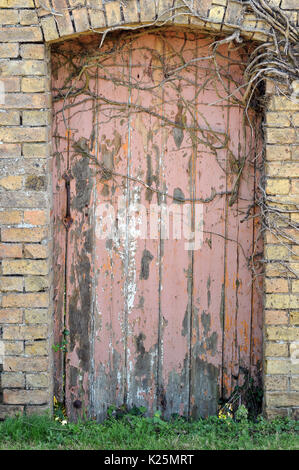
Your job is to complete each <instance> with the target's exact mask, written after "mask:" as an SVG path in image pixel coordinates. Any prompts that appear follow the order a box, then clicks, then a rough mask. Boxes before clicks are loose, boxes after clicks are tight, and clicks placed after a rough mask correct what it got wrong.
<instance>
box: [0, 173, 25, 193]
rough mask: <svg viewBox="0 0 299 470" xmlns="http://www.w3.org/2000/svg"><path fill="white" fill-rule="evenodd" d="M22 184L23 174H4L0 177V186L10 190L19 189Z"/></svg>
mask: <svg viewBox="0 0 299 470" xmlns="http://www.w3.org/2000/svg"><path fill="white" fill-rule="evenodd" d="M22 186H23V176H21V175H16V176H12V175H10V176H4V178H1V179H0V187H1V188H4V189H7V190H10V191H16V190H18V189H21V188H22Z"/></svg>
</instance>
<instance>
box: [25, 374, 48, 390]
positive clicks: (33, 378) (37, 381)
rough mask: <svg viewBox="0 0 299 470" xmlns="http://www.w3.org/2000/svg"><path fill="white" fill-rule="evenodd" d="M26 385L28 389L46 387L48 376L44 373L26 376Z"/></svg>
mask: <svg viewBox="0 0 299 470" xmlns="http://www.w3.org/2000/svg"><path fill="white" fill-rule="evenodd" d="M26 384H27V387H28V388H43V387H48V386H49V375H48V374H46V373H44V372H40V373H36V374H26Z"/></svg>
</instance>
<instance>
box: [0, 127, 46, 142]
mask: <svg viewBox="0 0 299 470" xmlns="http://www.w3.org/2000/svg"><path fill="white" fill-rule="evenodd" d="M47 135H48V130H47V128H46V127H19V128H10V127H8V128H2V129H0V139H1V140H2V141H3V142H32V141H35V142H42V141H46V140H47Z"/></svg>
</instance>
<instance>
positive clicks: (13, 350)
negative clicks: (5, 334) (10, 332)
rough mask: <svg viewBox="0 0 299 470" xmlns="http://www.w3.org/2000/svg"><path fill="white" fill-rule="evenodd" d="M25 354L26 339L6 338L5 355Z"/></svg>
mask: <svg viewBox="0 0 299 470" xmlns="http://www.w3.org/2000/svg"><path fill="white" fill-rule="evenodd" d="M20 354H24V341H22V340H20V341H7V340H5V356H17V355H20Z"/></svg>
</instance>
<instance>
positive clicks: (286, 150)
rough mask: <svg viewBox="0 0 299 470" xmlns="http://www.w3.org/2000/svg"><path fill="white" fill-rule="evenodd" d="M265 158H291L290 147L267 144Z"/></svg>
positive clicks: (269, 159) (272, 159)
mask: <svg viewBox="0 0 299 470" xmlns="http://www.w3.org/2000/svg"><path fill="white" fill-rule="evenodd" d="M266 160H268V161H275V160H291V148H290V146H289V145H267V146H266Z"/></svg>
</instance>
